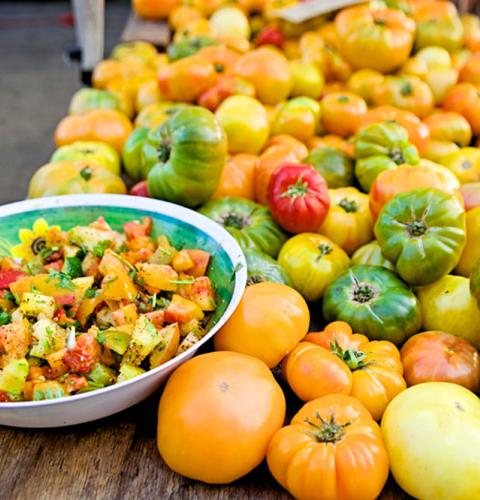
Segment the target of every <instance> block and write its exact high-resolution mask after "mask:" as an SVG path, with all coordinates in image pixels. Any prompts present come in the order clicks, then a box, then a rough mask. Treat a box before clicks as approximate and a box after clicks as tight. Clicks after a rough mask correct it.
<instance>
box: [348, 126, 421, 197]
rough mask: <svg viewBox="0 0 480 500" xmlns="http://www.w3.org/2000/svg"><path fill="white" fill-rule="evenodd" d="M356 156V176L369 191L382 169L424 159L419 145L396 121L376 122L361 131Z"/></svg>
mask: <svg viewBox="0 0 480 500" xmlns="http://www.w3.org/2000/svg"><path fill="white" fill-rule="evenodd" d="M355 158H356V160H357V161H356V163H355V176H356V177H357V179H358V182H359V183H360V185H361V186H362V189H363V190H364V191H365V192H367V193H368V192H369V191H370V188H371V187H372V184H373V183H374V181H375V179H376V178H377V176H378V175H379V174H380V173H381V172H383V171H385V170H392V169H394V168H396V167H397V165H402V164H404V163H406V164H408V165H416V164H417V163H418V162H419V161H420V157H419V156H418V151H417V148H416V147H415V146H414V145H413V144H411V143H410V142H409V140H408V132H407V131H406V130H405V129H404V128H403V127H401V126H400V125H398V124H397V123H394V122H382V123H374V124H373V125H369V126H367V127H365V128H363V129H362V130H360V132H359V133H358V136H357V139H356V142H355Z"/></svg>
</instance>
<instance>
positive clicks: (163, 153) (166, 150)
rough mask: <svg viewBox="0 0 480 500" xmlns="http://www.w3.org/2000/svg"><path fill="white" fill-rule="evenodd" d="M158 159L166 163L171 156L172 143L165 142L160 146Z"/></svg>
mask: <svg viewBox="0 0 480 500" xmlns="http://www.w3.org/2000/svg"><path fill="white" fill-rule="evenodd" d="M157 152H158V160H159V161H161V162H162V163H165V162H166V161H167V160H168V159H169V158H170V145H169V144H166V143H165V142H163V143H162V144H160V146H158V149H157Z"/></svg>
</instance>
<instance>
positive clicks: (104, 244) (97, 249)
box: [92, 240, 111, 258]
mask: <svg viewBox="0 0 480 500" xmlns="http://www.w3.org/2000/svg"><path fill="white" fill-rule="evenodd" d="M110 245H111V243H110V240H104V241H100V242H99V243H97V244H96V245H95V246H94V247H93V250H92V253H93V255H95V257H100V258H102V257H103V254H104V253H105V250H106V249H107V248H110Z"/></svg>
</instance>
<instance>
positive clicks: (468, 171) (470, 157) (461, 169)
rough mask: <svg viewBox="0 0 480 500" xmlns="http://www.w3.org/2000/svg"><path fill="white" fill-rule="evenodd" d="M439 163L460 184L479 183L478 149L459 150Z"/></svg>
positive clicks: (479, 152) (479, 162)
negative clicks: (449, 171) (448, 170)
mask: <svg viewBox="0 0 480 500" xmlns="http://www.w3.org/2000/svg"><path fill="white" fill-rule="evenodd" d="M439 163H441V164H442V165H445V166H446V167H447V168H448V169H450V170H451V171H452V172H453V173H454V174H455V175H456V176H457V177H458V180H459V181H460V183H461V184H466V183H468V182H478V181H480V149H478V148H470V147H467V148H460V149H459V150H458V151H455V152H453V153H451V154H449V155H447V156H445V157H443V158H441V159H439Z"/></svg>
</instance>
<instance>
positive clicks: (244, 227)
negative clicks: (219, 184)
mask: <svg viewBox="0 0 480 500" xmlns="http://www.w3.org/2000/svg"><path fill="white" fill-rule="evenodd" d="M199 212H200V213H202V214H203V215H206V216H207V217H209V218H210V219H212V220H214V221H215V222H216V223H217V224H220V225H221V226H223V227H224V228H225V229H226V230H227V231H228V232H229V233H230V234H231V235H232V236H233V237H234V238H235V239H236V240H237V242H238V243H239V245H240V247H241V248H242V250H243V251H246V250H248V249H256V250H260V251H262V252H265V253H266V254H268V255H270V256H271V257H274V258H275V257H276V256H277V255H278V252H279V250H280V247H281V246H282V245H283V243H284V242H285V240H286V239H287V237H286V235H285V233H284V232H283V231H282V229H281V228H280V226H279V225H278V224H277V223H276V222H275V221H274V219H273V217H272V214H271V213H270V210H268V208H266V207H264V206H263V205H259V204H258V203H255V202H254V201H251V200H245V199H243V198H233V197H229V196H227V197H225V198H218V199H216V200H210V201H208V202H207V203H205V205H203V207H202V208H201V209H200V210H199Z"/></svg>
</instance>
